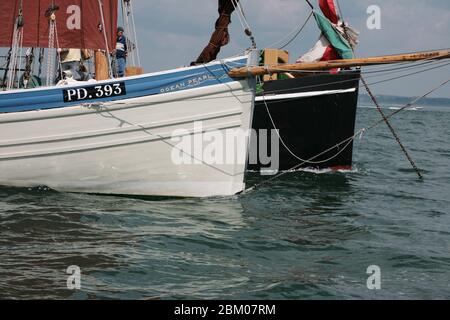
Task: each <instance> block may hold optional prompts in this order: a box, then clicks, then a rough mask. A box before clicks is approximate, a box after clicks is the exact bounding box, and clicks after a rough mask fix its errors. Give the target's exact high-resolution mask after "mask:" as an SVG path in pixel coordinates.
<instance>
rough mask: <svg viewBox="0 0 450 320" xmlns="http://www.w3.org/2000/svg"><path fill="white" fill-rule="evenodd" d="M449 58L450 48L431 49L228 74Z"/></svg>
mask: <svg viewBox="0 0 450 320" xmlns="http://www.w3.org/2000/svg"><path fill="white" fill-rule="evenodd" d="M449 58H450V50H440V51H429V52H419V53H409V54H399V55H392V56H380V57H369V58H358V59H344V60H331V61H321V62H305V63H294V64H278V65H270V66H260V67H243V68H235V69H232V70H231V71H230V72H229V73H228V74H229V76H230V77H233V78H243V77H247V76H248V75H249V74H252V75H254V76H261V75H266V74H272V73H277V72H290V71H304V70H305V71H312V70H329V69H335V68H349V67H362V66H374V65H381V64H393V63H401V62H410V61H421V60H439V59H449Z"/></svg>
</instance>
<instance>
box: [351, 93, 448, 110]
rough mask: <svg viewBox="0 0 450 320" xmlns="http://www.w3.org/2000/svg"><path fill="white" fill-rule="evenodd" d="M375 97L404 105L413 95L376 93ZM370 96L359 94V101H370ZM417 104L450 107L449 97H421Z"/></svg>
mask: <svg viewBox="0 0 450 320" xmlns="http://www.w3.org/2000/svg"><path fill="white" fill-rule="evenodd" d="M376 98H377V99H378V100H379V101H380V102H384V103H389V104H399V105H406V104H408V103H410V102H411V101H412V100H413V99H414V98H415V97H402V96H391V95H377V96H376ZM371 102H372V101H371V100H370V97H369V96H368V95H367V94H360V95H359V103H371ZM416 105H417V106H421V105H422V106H440V107H442V106H444V107H447V106H448V107H450V98H423V99H421V100H420V101H418V102H417V103H416Z"/></svg>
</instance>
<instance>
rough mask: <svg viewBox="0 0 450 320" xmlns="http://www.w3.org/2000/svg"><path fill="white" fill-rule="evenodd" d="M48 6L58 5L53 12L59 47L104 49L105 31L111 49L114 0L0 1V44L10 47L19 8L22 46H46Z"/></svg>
mask: <svg viewBox="0 0 450 320" xmlns="http://www.w3.org/2000/svg"><path fill="white" fill-rule="evenodd" d="M51 6H56V7H58V8H59V9H58V10H56V11H55V16H56V26H57V41H58V43H59V48H80V49H103V50H105V49H106V41H105V36H104V33H103V32H106V35H107V37H106V39H107V42H108V49H109V51H112V50H113V49H114V47H115V45H116V28H117V15H118V11H117V10H118V8H117V0H1V1H0V30H1V32H0V47H11V45H12V41H13V33H14V25H15V21H16V18H17V16H18V14H19V11H20V9H21V8H22V12H23V19H24V26H23V43H22V46H23V47H38V48H48V47H49V33H50V32H49V31H50V27H49V17H48V16H46V12H47V10H48V9H49V8H50V7H51ZM101 8H102V11H100V10H101ZM101 12H102V13H103V19H104V25H103V23H102V14H101ZM55 41H56V39H55ZM55 46H56V44H55Z"/></svg>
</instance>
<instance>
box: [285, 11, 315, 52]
mask: <svg viewBox="0 0 450 320" xmlns="http://www.w3.org/2000/svg"><path fill="white" fill-rule="evenodd" d="M313 15H314V12H313V11H311V12H310V14H309V16H308V18H306V21H305V23H303V25H302V26H301V28H300V30H298V32H297V33H296V34H295V35H294V37H292V39H291V40H289V41H288V42H287V43H286V44H285V45H284V46H282V47H280V48H279V49H280V50H281V49H284V48H286V47H287V46H288V45H290V44H291V43H292V42H293V41H294V40H295V39H297V37H298V36H299V35H300V33H301V32H302V31H303V29H305V27H306V25H307V24H308V22H309V20H311V18H312V16H313Z"/></svg>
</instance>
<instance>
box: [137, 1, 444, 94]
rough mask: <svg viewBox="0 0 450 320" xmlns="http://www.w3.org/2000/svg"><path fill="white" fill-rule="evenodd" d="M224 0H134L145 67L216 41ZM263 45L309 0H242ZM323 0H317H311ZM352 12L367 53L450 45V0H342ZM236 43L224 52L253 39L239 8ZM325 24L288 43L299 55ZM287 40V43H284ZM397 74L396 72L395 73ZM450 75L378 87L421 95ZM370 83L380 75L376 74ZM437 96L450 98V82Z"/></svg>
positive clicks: (166, 63)
mask: <svg viewBox="0 0 450 320" xmlns="http://www.w3.org/2000/svg"><path fill="white" fill-rule="evenodd" d="M217 2H218V1H217V0H150V1H149V0H134V9H135V15H136V16H135V17H136V23H137V29H138V30H137V31H138V37H139V38H138V40H139V46H140V50H141V59H142V64H143V67H144V68H145V71H147V72H150V71H158V70H163V69H167V68H173V67H178V66H183V65H188V64H189V63H190V62H191V61H193V60H195V59H196V57H197V56H198V54H199V53H200V52H201V50H202V49H203V47H204V46H205V45H206V44H207V42H208V41H209V37H210V35H211V32H212V30H213V27H214V22H215V20H216V18H217V16H218V14H217ZM241 2H242V4H243V6H244V9H245V13H246V15H247V19H248V22H249V24H250V26H251V27H252V29H253V33H254V35H255V37H256V41H257V45H258V47H259V48H264V47H267V46H270V45H271V44H273V43H275V42H277V41H279V40H280V39H283V38H284V37H286V35H287V34H289V33H290V32H291V31H292V30H295V29H296V28H298V27H299V25H301V24H302V23H303V22H304V21H305V19H306V17H307V16H308V14H309V12H310V9H309V7H308V6H307V5H306V2H305V1H304V0H241ZM311 2H312V3H313V4H314V5H316V4H317V2H318V1H317V0H311ZM340 5H341V8H342V11H343V13H344V18H345V20H346V21H347V22H349V23H350V24H351V25H352V26H353V27H355V28H356V29H358V30H359V31H360V32H361V35H360V44H359V47H358V49H357V55H358V56H360V57H365V56H373V55H383V54H395V53H405V52H413V51H419V50H429V49H440V48H450V1H449V0H340ZM370 5H378V6H379V7H380V8H381V29H380V30H369V29H368V28H367V19H368V17H369V14H367V8H368V7H369V6H370ZM232 21H233V23H232V26H231V28H230V33H231V43H230V44H229V45H228V46H227V47H226V48H224V49H223V50H222V52H221V54H220V57H222V58H223V57H226V56H229V55H234V54H236V53H239V52H242V51H243V50H244V49H245V48H247V47H249V46H250V42H249V40H248V38H246V37H245V36H244V34H243V31H242V27H241V24H240V22H239V19H238V17H237V15H236V14H233V17H232ZM318 36H319V31H318V29H317V26H316V25H315V22H314V20H313V19H311V20H310V22H309V24H308V26H307V27H306V28H305V29H304V31H303V32H302V34H301V35H300V36H299V37H298V38H297V39H296V40H295V41H294V42H293V43H292V44H291V45H290V46H289V47H287V49H288V50H289V51H290V53H291V60H295V59H296V58H297V57H298V56H299V55H301V54H302V53H304V52H306V51H308V50H309V49H310V48H311V47H312V46H313V45H314V43H315V42H316V40H317V38H318ZM283 43H284V42H283ZM391 76H395V75H391ZM448 78H450V66H446V67H444V68H442V69H438V70H432V71H429V72H427V73H424V74H420V75H416V76H412V77H408V78H406V79H401V80H396V81H393V82H389V83H388V84H382V85H377V86H374V91H375V92H376V93H377V94H394V95H404V96H415V95H421V94H422V93H424V92H426V90H427V89H430V88H431V87H432V86H435V85H437V84H439V83H440V82H443V81H444V80H446V79H448ZM368 80H369V82H373V81H377V80H380V78H372V79H368ZM433 96H435V97H448V98H450V86H447V87H445V88H443V89H441V90H439V92H437V93H436V94H434V95H433Z"/></svg>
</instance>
